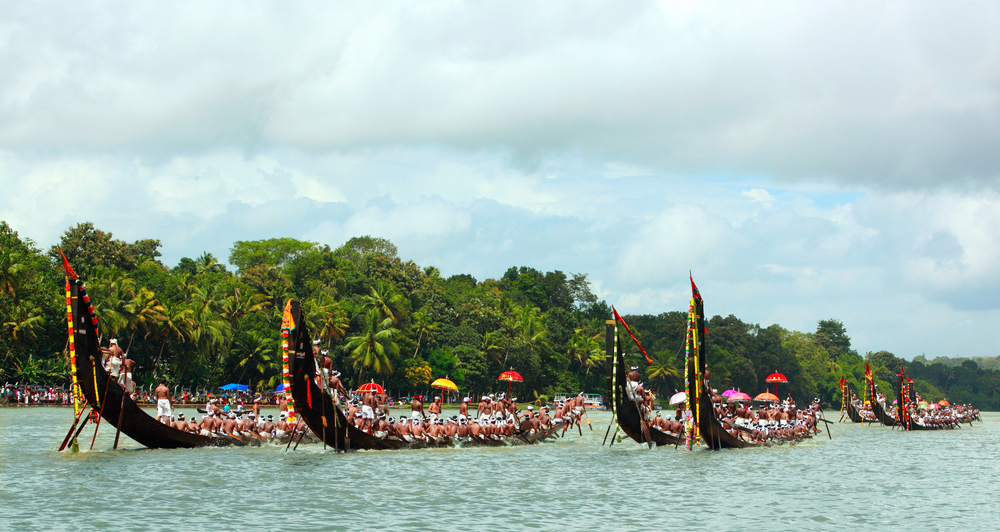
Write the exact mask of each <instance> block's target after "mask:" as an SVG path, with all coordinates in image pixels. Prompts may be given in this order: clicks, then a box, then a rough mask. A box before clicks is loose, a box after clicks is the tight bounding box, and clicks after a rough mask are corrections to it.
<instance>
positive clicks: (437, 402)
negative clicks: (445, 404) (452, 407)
mask: <svg viewBox="0 0 1000 532" xmlns="http://www.w3.org/2000/svg"><path fill="white" fill-rule="evenodd" d="M427 411H428V412H430V414H431V421H437V419H438V418H439V417H441V396H440V395H435V396H434V402H433V403H431V405H430V406H429V407H427Z"/></svg>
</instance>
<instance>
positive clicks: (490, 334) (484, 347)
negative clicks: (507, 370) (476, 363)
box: [478, 331, 503, 367]
mask: <svg viewBox="0 0 1000 532" xmlns="http://www.w3.org/2000/svg"><path fill="white" fill-rule="evenodd" d="M502 343H503V338H502V337H501V335H500V333H499V332H498V331H487V332H486V334H484V335H483V336H482V340H480V342H479V346H478V349H479V354H481V355H483V359H485V360H487V361H489V362H493V363H495V364H497V365H498V366H501V367H502V364H501V361H500V353H501V352H503V347H502V346H501V344H502Z"/></svg>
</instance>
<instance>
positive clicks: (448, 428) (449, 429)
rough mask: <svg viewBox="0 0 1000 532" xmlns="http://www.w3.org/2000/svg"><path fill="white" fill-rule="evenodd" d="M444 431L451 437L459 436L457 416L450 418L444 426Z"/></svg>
mask: <svg viewBox="0 0 1000 532" xmlns="http://www.w3.org/2000/svg"><path fill="white" fill-rule="evenodd" d="M444 433H445V435H446V436H448V437H450V438H454V437H456V436H458V422H457V421H456V420H455V418H453V417H452V418H448V423H447V424H445V427H444Z"/></svg>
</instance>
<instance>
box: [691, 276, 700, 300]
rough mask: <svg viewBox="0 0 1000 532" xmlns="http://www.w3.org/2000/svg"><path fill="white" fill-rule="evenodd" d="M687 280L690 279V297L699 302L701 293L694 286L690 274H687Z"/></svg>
mask: <svg viewBox="0 0 1000 532" xmlns="http://www.w3.org/2000/svg"><path fill="white" fill-rule="evenodd" d="M688 279H691V297H693V298H695V299H697V300H698V301H701V292H699V291H698V287H697V286H696V285H695V284H694V277H692V276H691V272H688Z"/></svg>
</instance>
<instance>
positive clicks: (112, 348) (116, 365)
mask: <svg viewBox="0 0 1000 532" xmlns="http://www.w3.org/2000/svg"><path fill="white" fill-rule="evenodd" d="M101 353H104V355H105V358H107V359H108V373H110V374H111V378H113V379H115V380H118V375H119V374H120V373H121V367H122V359H123V358H125V356H124V355H123V354H122V348H120V347H118V339H117V338H112V339H111V342H110V343H109V344H108V347H102V348H101Z"/></svg>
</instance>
